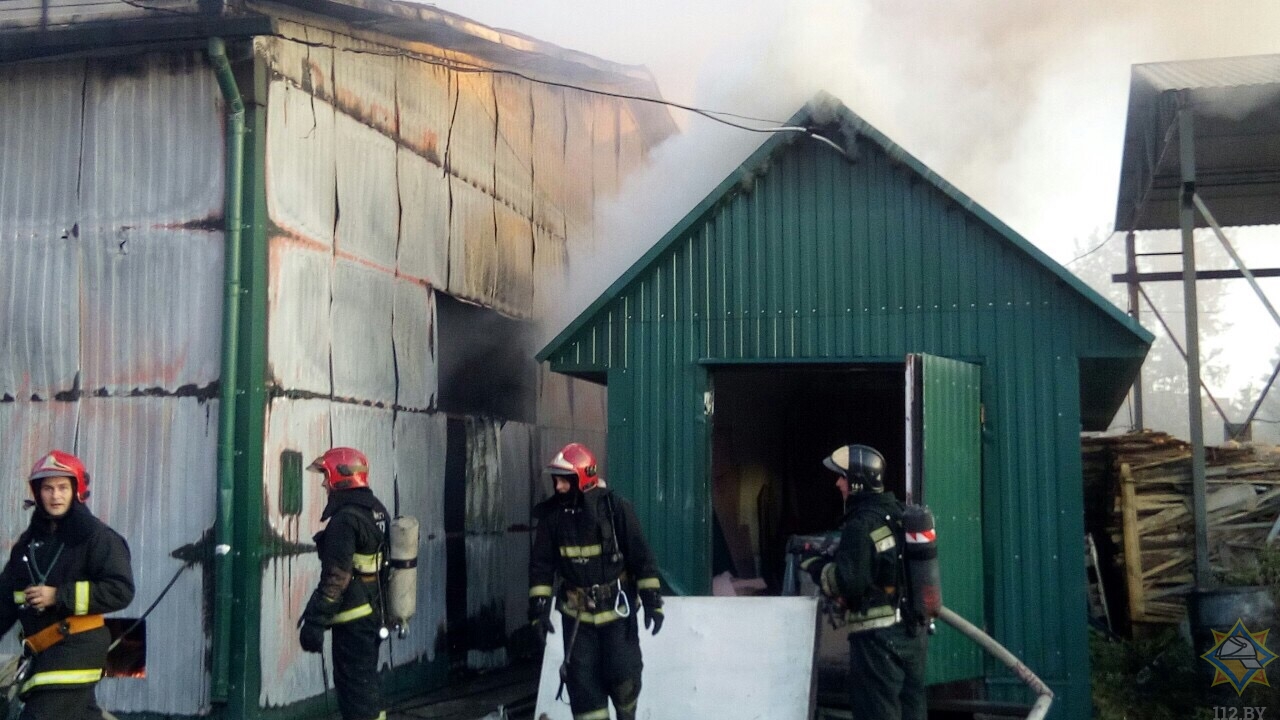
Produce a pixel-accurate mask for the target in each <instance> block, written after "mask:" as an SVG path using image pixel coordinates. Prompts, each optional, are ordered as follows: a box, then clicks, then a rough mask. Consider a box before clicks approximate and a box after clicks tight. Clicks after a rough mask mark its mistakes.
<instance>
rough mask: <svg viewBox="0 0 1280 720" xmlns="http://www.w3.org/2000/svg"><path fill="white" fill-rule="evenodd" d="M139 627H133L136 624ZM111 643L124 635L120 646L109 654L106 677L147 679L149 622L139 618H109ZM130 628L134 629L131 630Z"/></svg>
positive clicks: (108, 627)
mask: <svg viewBox="0 0 1280 720" xmlns="http://www.w3.org/2000/svg"><path fill="white" fill-rule="evenodd" d="M135 622H136V623H138V626H137V627H133V624H134V623H135ZM106 623H107V630H109V631H110V632H111V642H115V641H116V640H118V639H119V638H120V636H121V635H124V634H125V633H126V632H128V635H124V639H123V640H120V644H119V645H116V647H115V649H113V650H112V651H111V652H109V653H107V668H106V672H105V673H104V677H121V678H145V677H146V676H147V621H146V620H138V619H137V618H107V619H106ZM130 628H133V629H132V630H130Z"/></svg>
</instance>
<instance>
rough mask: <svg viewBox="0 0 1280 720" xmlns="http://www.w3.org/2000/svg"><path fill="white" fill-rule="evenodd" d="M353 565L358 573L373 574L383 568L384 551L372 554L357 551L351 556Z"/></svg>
mask: <svg viewBox="0 0 1280 720" xmlns="http://www.w3.org/2000/svg"><path fill="white" fill-rule="evenodd" d="M351 566H352V567H353V568H355V571H356V572H358V573H364V574H365V575H371V574H373V573H376V572H378V571H379V570H381V569H382V553H374V554H372V555H361V554H360V553H355V554H354V555H352V556H351Z"/></svg>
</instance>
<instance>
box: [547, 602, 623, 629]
mask: <svg viewBox="0 0 1280 720" xmlns="http://www.w3.org/2000/svg"><path fill="white" fill-rule="evenodd" d="M560 612H562V613H564V614H565V615H568V616H569V617H571V618H573V619H575V620H577V621H578V622H580V623H586V624H587V625H604V624H605V623H609V622H613V621H614V620H617V619H618V618H620V617H622V616H621V615H619V614H618V613H617V612H616V611H613V610H605V611H604V612H598V613H589V612H580V611H578V610H574V609H573V608H571V607H569V605H568V603H565V604H562V605H561V606H560Z"/></svg>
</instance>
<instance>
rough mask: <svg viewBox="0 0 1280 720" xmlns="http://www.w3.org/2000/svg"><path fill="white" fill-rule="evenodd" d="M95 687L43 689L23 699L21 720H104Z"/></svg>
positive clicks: (94, 685) (95, 685)
mask: <svg viewBox="0 0 1280 720" xmlns="http://www.w3.org/2000/svg"><path fill="white" fill-rule="evenodd" d="M96 687H97V683H94V684H93V685H83V686H80V687H69V688H41V689H40V690H36V691H34V692H32V693H30V694H29V695H27V696H26V698H24V699H23V703H24V705H23V708H22V714H21V715H20V716H19V720H102V711H101V710H99V709H98V702H97V700H96V698H95V697H94V695H95V693H94V688H96Z"/></svg>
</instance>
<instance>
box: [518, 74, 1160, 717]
mask: <svg viewBox="0 0 1280 720" xmlns="http://www.w3.org/2000/svg"><path fill="white" fill-rule="evenodd" d="M788 125H791V126H801V127H805V128H808V129H809V133H808V135H806V134H803V133H798V132H796V133H789V134H788V133H782V134H776V135H774V136H772V138H771V139H770V140H768V141H767V142H765V143H764V144H763V145H762V146H761V147H760V148H759V149H758V150H757V151H756V152H755V153H754V154H753V155H752V156H751V157H750V158H748V159H747V160H746V161H745V162H744V163H743V164H742V165H741V166H740V167H739V168H738V169H737V170H735V171H734V172H733V173H731V174H730V176H729V177H727V178H726V179H725V180H724V181H723V182H722V183H721V184H720V185H719V187H717V188H716V189H715V190H714V191H713V192H712V193H711V194H710V195H709V196H707V197H706V199H704V200H703V201H702V202H701V203H700V204H699V205H698V206H697V207H695V208H694V209H693V210H692V211H691V212H689V214H688V215H686V216H685V217H684V219H682V220H681V221H680V222H679V223H678V224H677V225H676V226H675V227H673V228H672V229H671V230H670V232H668V233H667V234H666V235H664V236H663V237H662V238H661V239H660V240H659V241H658V242H657V243H656V244H655V245H654V246H653V247H652V248H651V249H650V250H649V251H648V252H647V253H646V254H645V255H644V256H643V257H642V258H641V259H640V260H639V261H637V262H636V263H635V264H634V265H633V266H632V267H631V268H630V269H629V270H628V271H627V272H626V273H625V274H624V275H623V276H622V277H620V278H619V279H618V280H617V281H616V282H614V283H613V285H612V286H610V287H609V289H608V290H607V291H605V293H604V294H603V295H602V296H600V297H599V298H598V299H597V300H596V301H595V302H594V303H593V304H592V305H591V306H589V307H588V308H587V309H586V310H585V311H584V312H583V313H582V314H581V315H580V316H579V317H578V318H577V319H576V320H575V321H574V322H572V323H571V324H570V325H569V326H568V327H567V328H566V329H565V330H564V331H563V332H561V333H560V334H559V335H558V336H557V337H556V338H555V339H554V340H553V341H552V342H551V343H550V344H549V345H547V347H545V348H544V349H543V350H542V351H541V352H540V353H539V355H538V357H539V360H546V361H550V366H551V369H552V370H554V371H556V372H560V373H565V374H568V375H571V376H575V377H579V378H585V379H588V380H592V381H594V382H598V383H602V384H606V385H607V386H608V390H609V392H608V415H609V428H608V448H607V456H608V476H609V478H610V481H611V483H612V485H613V486H614V487H616V488H619V489H620V490H621V491H622V492H623V493H624V494H625V495H626V496H628V497H629V498H631V499H632V500H633V501H634V503H635V505H636V509H637V511H638V513H639V514H640V517H641V520H642V522H643V523H644V526H645V529H646V532H647V533H648V535H649V538H650V541H651V542H652V544H653V546H654V548H655V550H656V552H657V554H658V557H659V559H660V562H661V566H662V572H663V575H664V579H665V580H666V582H667V583H668V584H669V585H670V586H671V588H672V589H673V590H674V591H676V592H679V593H688V594H706V593H709V592H710V589H711V584H712V577H713V576H714V575H716V574H719V573H720V572H721V571H723V570H729V571H731V572H733V574H734V575H736V576H738V577H747V576H756V577H760V578H763V579H764V580H765V581H766V583H767V584H768V585H769V587H770V588H771V589H776V587H777V576H778V573H779V568H780V567H781V563H782V550H783V546H782V543H783V542H784V541H785V537H786V536H787V535H789V534H794V533H802V532H813V531H820V530H823V529H827V528H831V527H834V526H835V524H836V523H837V522H838V519H839V508H838V505H839V502H838V496H837V495H836V493H835V490H834V487H833V485H832V477H831V476H830V474H829V473H825V472H824V471H823V470H822V468H821V463H820V461H821V459H822V457H824V456H825V455H826V454H827V453H828V452H829V451H830V450H831V449H832V448H834V447H836V446H838V445H841V444H844V443H849V442H862V443H866V444H870V445H873V446H875V447H877V448H879V449H881V450H882V451H883V452H884V454H885V455H886V457H887V458H888V461H889V464H890V466H891V468H890V477H889V478H888V484H889V486H890V488H891V489H893V490H894V491H895V492H897V493H898V494H899V495H900V496H902V495H909V496H911V497H912V498H914V499H915V500H917V501H923V502H924V503H926V504H928V505H929V506H930V507H931V508H932V509H933V510H934V511H935V514H936V515H937V518H938V534H939V544H940V556H941V561H942V564H943V577H944V602H945V603H946V604H947V605H948V606H949V607H951V608H952V609H954V610H956V611H957V612H959V613H960V614H961V615H963V616H965V617H967V618H969V619H971V620H972V621H974V622H975V623H977V624H979V625H981V626H984V627H985V628H986V629H987V630H988V631H989V632H991V633H992V634H993V635H994V636H995V637H996V638H997V639H998V640H999V641H1000V642H1002V643H1003V644H1005V645H1006V646H1007V647H1008V648H1009V649H1010V650H1012V651H1013V652H1014V653H1015V654H1017V655H1018V656H1019V657H1020V658H1022V659H1023V660H1024V661H1025V662H1026V663H1027V664H1028V665H1029V666H1030V667H1031V668H1032V669H1033V670H1034V671H1035V672H1036V673H1038V674H1039V675H1040V676H1041V677H1042V678H1044V679H1045V680H1046V681H1047V682H1048V683H1050V685H1051V686H1052V687H1053V688H1054V690H1055V692H1056V693H1057V694H1058V700H1057V701H1056V703H1055V708H1054V712H1053V715H1054V716H1056V717H1059V718H1086V717H1089V715H1090V700H1089V694H1090V689H1089V659H1088V647H1087V632H1086V623H1087V615H1086V598H1085V592H1086V586H1085V576H1084V564H1083V558H1084V552H1085V551H1084V517H1083V512H1084V510H1083V488H1082V482H1081V460H1080V432H1081V431H1082V430H1097V429H1103V428H1105V427H1106V426H1107V424H1108V423H1109V422H1110V420H1111V419H1112V417H1113V416H1114V415H1115V412H1116V410H1117V409H1118V408H1119V407H1120V405H1121V403H1122V402H1123V400H1124V397H1125V393H1126V391H1127V389H1128V387H1129V385H1130V383H1131V381H1132V379H1133V377H1134V376H1135V374H1136V372H1137V370H1138V368H1139V366H1140V365H1141V363H1142V361H1143V358H1144V357H1145V355H1146V353H1147V349H1148V347H1149V346H1150V343H1151V341H1152V335H1151V334H1150V333H1149V332H1147V331H1146V330H1145V329H1143V328H1142V327H1141V326H1140V325H1138V324H1137V323H1136V322H1134V321H1133V320H1132V319H1130V318H1129V317H1128V316H1126V315H1124V314H1123V313H1121V312H1120V311H1119V310H1118V309H1117V308H1115V307H1114V306H1112V305H1111V304H1109V303H1108V302H1107V301H1106V300H1104V299H1103V298H1101V297H1100V296H1099V295H1098V294H1097V293H1095V292H1094V291H1093V290H1091V289H1089V288H1088V287H1087V286H1086V285H1084V283H1083V282H1081V281H1080V280H1079V279H1078V278H1076V277H1075V276H1073V275H1072V274H1071V273H1070V272H1068V271H1067V270H1066V269H1064V268H1063V267H1062V266H1060V265H1058V264H1057V263H1055V262H1054V261H1053V260H1051V259H1050V258H1049V257H1048V256H1046V255H1045V254H1044V253H1042V252H1041V251H1039V250H1037V249H1036V248H1035V247H1034V246H1033V245H1031V244H1030V243H1029V242H1028V241H1027V240H1025V239H1024V238H1022V237H1020V236H1019V235H1018V234H1017V233H1015V232H1014V231H1013V230H1011V229H1010V228H1009V227H1007V226H1006V225H1004V224H1003V223H1001V222H1000V221H999V220H998V219H996V218H995V217H994V216H992V215H991V214H990V213H989V212H987V211H986V210H985V209H983V208H981V207H980V206H978V205H977V204H976V203H975V202H973V200H971V199H970V198H968V197H966V196H965V195H964V194H963V193H961V192H960V191H959V190H957V189H956V188H955V187H953V186H951V185H950V184H949V183H947V182H946V181H945V180H943V179H942V178H940V177H939V176H938V175H937V174H936V173H934V172H933V171H931V170H930V169H929V168H927V167H926V166H924V165H923V164H922V163H921V162H920V161H918V160H917V159H915V158H914V157H912V156H910V155H909V154H907V153H906V152H905V151H903V150H902V149H901V148H900V147H898V146H897V145H896V144H894V143H893V142H892V141H890V140H889V139H888V138H887V137H885V136H884V135H883V134H882V133H880V132H879V131H878V130H876V129H875V128H873V127H871V126H870V125H868V124H867V123H866V122H865V121H863V120H862V119H861V118H859V117H858V116H857V115H855V114H854V113H853V112H851V111H849V110H848V109H847V108H845V107H844V106H843V105H841V104H840V103H839V102H838V101H836V100H834V99H833V98H831V97H829V96H826V95H820V96H819V97H817V98H816V99H815V100H814V101H812V102H810V103H809V104H808V105H806V106H805V107H804V108H803V109H802V110H800V111H799V112H798V113H797V114H796V116H795V117H793V118H792V119H791V121H790V122H789V123H788ZM813 135H821V136H822V137H824V138H826V139H828V140H830V141H831V142H817V141H815V139H814V138H813V137H811V136H813ZM833 146H839V147H840V149H836V148H835V147H833ZM930 652H931V655H930V658H931V660H930V662H931V664H930V678H931V681H932V682H933V683H935V684H940V683H955V684H956V685H955V686H954V687H958V688H961V692H966V693H969V694H971V695H985V696H986V698H987V699H990V700H998V701H999V700H1007V701H1019V700H1025V699H1026V695H1025V691H1024V689H1023V687H1022V685H1021V683H1020V682H1019V681H1018V680H1017V679H1016V678H1014V677H1012V676H1011V675H1010V674H1009V673H1008V672H1007V671H1005V670H1004V669H1003V668H1002V667H1000V666H999V665H998V664H996V663H995V662H994V661H992V660H989V659H987V658H985V657H984V656H983V655H982V654H981V653H980V652H979V651H978V649H977V648H976V647H975V646H972V645H971V644H969V643H967V642H966V641H964V640H963V639H962V638H960V637H958V636H956V635H954V634H953V633H952V631H951V630H950V628H943V629H941V630H940V631H939V633H938V634H937V635H935V636H934V640H933V643H932V646H931V650H930Z"/></svg>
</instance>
